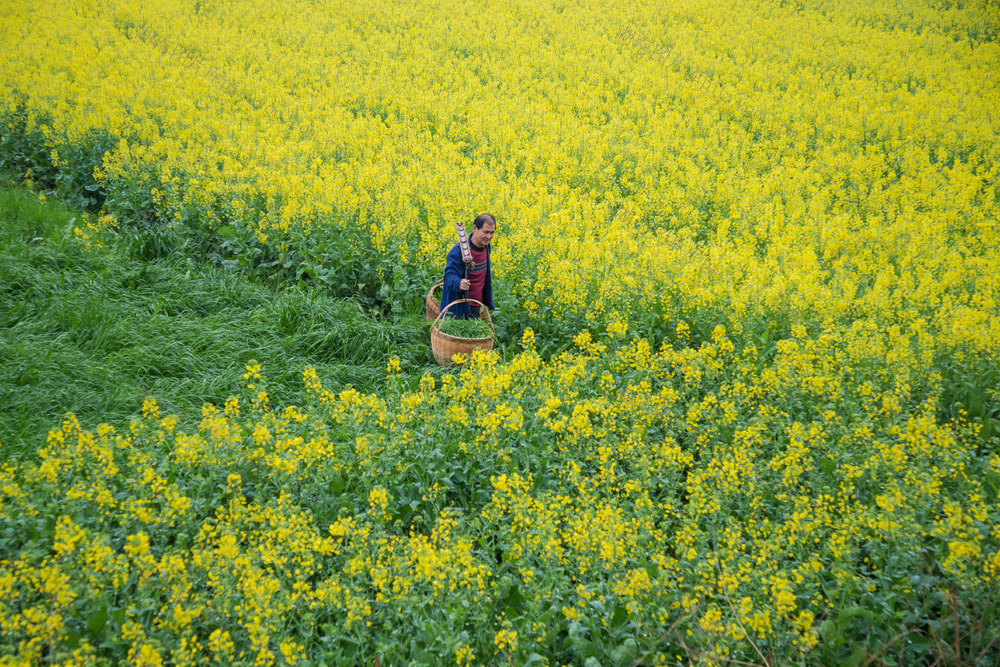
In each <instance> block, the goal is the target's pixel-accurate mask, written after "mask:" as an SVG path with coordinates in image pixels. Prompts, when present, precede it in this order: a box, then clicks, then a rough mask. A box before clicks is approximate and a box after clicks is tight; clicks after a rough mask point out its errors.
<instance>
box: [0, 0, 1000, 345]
mask: <svg viewBox="0 0 1000 667" xmlns="http://www.w3.org/2000/svg"><path fill="white" fill-rule="evenodd" d="M0 30H2V32H3V34H4V36H5V38H4V44H3V48H2V49H0V116H2V117H3V120H4V124H5V125H6V128H3V130H2V131H3V132H4V133H5V136H7V137H8V139H9V141H7V143H6V144H5V145H7V146H13V147H15V148H14V149H12V150H21V149H19V148H16V147H18V146H22V145H23V143H24V142H23V141H22V139H24V138H25V137H27V138H28V139H32V138H33V139H32V141H34V140H37V141H36V143H38V144H39V145H37V146H34V145H31V146H29V147H28V148H34V149H37V151H40V152H41V154H42V155H44V156H45V158H44V162H45V164H44V165H40V166H39V168H41V167H45V166H48V167H49V168H50V169H52V170H55V171H56V172H59V173H62V174H64V175H65V176H66V177H67V178H68V177H69V176H73V178H70V180H73V179H76V180H77V181H80V182H81V183H82V182H84V181H85V180H86V179H87V178H90V177H91V174H90V173H89V171H88V170H93V174H92V176H93V178H96V183H97V184H99V185H100V187H101V188H103V190H104V191H105V192H106V193H107V203H108V205H109V206H110V207H111V208H112V209H113V210H118V211H121V212H122V213H123V214H127V215H141V216H152V217H153V218H155V219H157V220H159V221H160V223H161V224H164V225H175V224H190V225H195V226H200V227H205V228H214V229H221V228H224V229H226V230H228V231H227V233H228V234H230V235H231V238H242V239H255V241H250V242H256V243H260V244H263V245H265V246H273V247H275V248H277V249H278V250H280V251H282V252H285V251H289V250H290V249H295V251H296V253H297V254H296V255H295V257H294V258H293V260H292V261H298V262H301V263H302V266H303V267H305V268H304V270H306V271H307V275H310V276H311V277H313V278H314V279H317V280H327V282H330V283H331V284H336V283H338V282H343V279H342V278H340V277H336V276H335V277H331V273H330V272H332V271H341V270H342V269H334V268H333V267H335V266H341V264H342V261H343V259H342V258H344V257H353V258H355V260H356V261H355V264H354V266H353V267H352V269H351V271H353V272H354V273H355V276H354V277H355V278H356V279H357V283H358V285H365V286H367V288H368V289H370V290H372V291H373V292H375V291H377V290H378V288H379V286H380V285H389V286H391V289H392V291H393V292H395V293H399V294H404V295H413V296H416V295H418V294H422V292H423V290H425V289H426V288H427V284H424V283H425V282H427V281H430V280H432V276H433V275H434V274H436V273H439V272H440V271H441V268H442V264H443V259H442V258H443V256H444V252H445V251H446V250H447V248H448V247H449V245H450V244H451V242H452V241H451V236H452V235H453V230H454V227H453V224H454V222H456V221H467V220H468V219H470V218H471V216H472V215H474V214H475V213H476V212H479V211H481V210H490V211H493V212H494V213H495V214H497V217H498V219H499V221H500V228H501V234H500V235H499V236H498V237H497V240H496V246H497V250H498V252H499V253H500V254H499V255H498V261H497V262H496V263H495V264H496V266H495V270H496V273H497V277H498V279H499V280H500V281H501V282H502V284H503V285H504V290H503V292H504V294H507V295H510V300H511V303H514V304H517V306H518V311H517V317H523V318H525V320H526V323H527V325H531V326H535V328H536V330H539V331H541V330H542V327H543V325H545V324H546V323H552V322H555V323H557V324H555V325H552V326H554V327H555V328H560V327H561V328H562V330H563V332H564V333H565V331H572V332H575V331H578V330H579V329H580V328H583V327H585V326H586V327H592V326H593V325H595V324H601V323H604V322H611V321H616V322H620V326H622V327H625V326H627V325H628V323H629V322H630V321H631V322H635V323H636V324H638V325H641V328H642V329H643V330H646V329H648V328H650V327H654V328H656V327H661V328H662V327H666V326H667V325H668V324H669V326H670V327H673V325H674V324H675V323H676V320H677V319H685V320H688V321H689V322H691V323H692V324H694V325H696V326H700V327H702V328H704V327H706V326H707V328H708V330H710V328H711V326H712V325H714V323H716V322H719V321H724V322H726V323H727V324H728V326H729V328H730V330H731V331H732V332H733V333H734V334H741V333H743V332H744V331H747V332H751V333H755V334H756V333H760V332H761V330H764V331H765V332H766V331H771V333H774V332H775V331H777V332H778V333H780V334H784V333H785V332H786V326H787V325H789V324H792V325H794V324H797V323H803V324H807V325H809V324H811V323H816V322H822V321H824V320H825V319H827V318H831V319H833V320H835V321H853V320H856V319H871V320H872V321H874V322H875V323H876V324H877V325H878V326H888V325H892V324H898V325H900V326H908V325H911V324H913V323H915V322H916V323H919V324H920V325H921V326H923V327H924V328H925V329H926V330H927V331H928V332H929V333H930V334H931V335H934V336H936V337H939V338H940V339H941V346H943V347H946V348H948V349H950V350H951V349H961V350H967V351H969V352H971V353H975V354H982V355H987V356H989V357H990V358H991V359H994V360H996V359H997V356H998V355H997V341H998V340H1000V329H998V326H1000V325H998V324H997V322H998V317H997V316H998V303H997V299H996V294H997V290H998V289H1000V275H998V272H997V266H998V263H997V262H995V261H994V259H995V258H994V256H993V255H994V254H995V249H996V248H997V247H998V246H1000V237H998V229H997V225H996V220H997V214H998V197H997V170H998V169H1000V167H998V165H1000V143H998V129H1000V117H998V112H997V109H1000V92H998V91H1000V85H997V84H998V83H1000V80H998V75H997V72H998V71H1000V46H998V42H997V39H996V37H997V34H998V32H1000V18H998V13H997V12H996V11H995V7H993V6H992V3H990V2H964V3H961V2H960V3H952V2H933V3H928V2H925V1H924V0H893V1H892V2H885V1H883V0H849V1H847V2H836V3H835V2H831V1H830V0H812V1H799V2H785V1H783V0H782V1H780V2H779V1H778V0H759V1H756V2H752V3H750V4H747V3H746V2H736V1H735V0H726V1H723V2H719V1H717V0H712V1H709V0H686V1H684V2H668V3H639V4H638V5H636V6H632V5H628V6H621V7H618V6H615V7H608V6H607V3H602V2H596V1H595V0H587V1H584V2H579V3H574V4H573V5H566V4H565V3H562V2H555V1H552V0H530V1H528V2H500V3H491V4H490V5H488V6H486V5H483V4H482V3H475V2H470V1H469V0H448V1H446V2H426V1H417V2H411V3H407V4H405V5H400V4H399V3H396V2H392V1H391V0H373V2H369V3H365V4H364V5H356V4H349V3H348V4H344V3H341V4H339V5H337V6H332V7H331V6H327V5H324V4H317V3H314V2H308V1H307V0H301V1H299V0H294V1H291V2H285V3H280V4H278V5H275V4H274V3H267V2H261V1H260V0H240V1H238V2H230V1H225V2H223V1H221V0H201V1H200V2H197V3H193V4H192V3H179V2H176V1H174V0H156V1H154V2H147V3H141V4H136V3H128V2H122V1H121V0H100V1H99V2H90V1H87V2H83V1H80V0H73V1H70V2H60V3H49V4H47V5H46V6H44V7H35V6H30V5H26V4H24V3H9V2H8V3H5V6H4V8H3V10H2V11H0ZM25 140H27V139H25ZM29 143H30V142H29ZM82 147H83V148H87V147H89V148H90V149H92V151H91V154H90V155H91V158H92V160H91V161H92V162H93V164H89V165H87V164H85V163H86V159H85V156H86V155H88V153H87V151H86V150H82ZM81 151H82V152H81ZM22 153H23V154H22ZM28 154H33V153H31V151H30V150H28V149H27V148H25V149H24V150H23V151H21V153H18V155H15V156H12V157H14V158H17V157H18V156H20V157H22V158H23V157H24V155H28ZM14 163H17V160H16V159H15V160H14ZM74 170H76V172H74ZM81 174H82V175H81ZM74 182H75V181H74ZM81 229H82V228H81ZM82 233H84V234H85V235H86V234H89V232H87V230H86V229H82ZM227 238H230V237H227ZM85 240H87V239H86V237H85ZM501 257H502V260H501ZM338 260H339V262H338ZM400 265H404V266H410V267H411V269H412V270H411V271H409V272H407V273H406V275H403V274H400V273H399V272H398V271H396V270H395V267H397V266H400ZM428 284H429V282H428ZM415 303H416V300H415V299H414V304H415ZM522 306H523V310H521V308H522ZM407 307H413V304H409V305H408V306H407ZM549 328H552V327H549ZM663 330H666V329H663ZM623 331H624V329H623ZM700 333H702V334H707V330H704V331H701V332H700Z"/></svg>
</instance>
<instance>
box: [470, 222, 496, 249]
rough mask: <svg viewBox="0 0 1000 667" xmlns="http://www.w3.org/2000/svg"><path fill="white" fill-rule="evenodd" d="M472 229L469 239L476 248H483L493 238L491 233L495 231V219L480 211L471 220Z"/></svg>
mask: <svg viewBox="0 0 1000 667" xmlns="http://www.w3.org/2000/svg"><path fill="white" fill-rule="evenodd" d="M472 225H473V227H474V229H473V230H472V237H471V238H470V239H469V240H470V241H472V242H473V243H474V244H475V245H476V247H477V248H485V247H486V246H488V245H489V244H490V241H492V240H493V235H494V234H496V231H497V221H496V220H494V219H493V216H492V215H490V214H489V213H480V214H479V215H477V216H476V219H475V220H474V221H473V222H472Z"/></svg>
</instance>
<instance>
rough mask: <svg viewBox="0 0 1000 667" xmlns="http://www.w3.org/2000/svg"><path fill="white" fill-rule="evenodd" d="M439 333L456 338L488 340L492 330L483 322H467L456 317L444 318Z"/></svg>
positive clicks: (479, 320)
mask: <svg viewBox="0 0 1000 667" xmlns="http://www.w3.org/2000/svg"><path fill="white" fill-rule="evenodd" d="M440 326H441V333H446V334H448V335H449V336H455V337H456V338H488V337H490V336H492V335H493V330H492V329H491V328H490V325H489V323H488V322H486V321H485V320H481V319H474V320H467V319H461V318H458V317H446V318H444V321H442V322H441V325H440Z"/></svg>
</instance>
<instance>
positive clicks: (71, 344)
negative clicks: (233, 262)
mask: <svg viewBox="0 0 1000 667" xmlns="http://www.w3.org/2000/svg"><path fill="white" fill-rule="evenodd" d="M80 215H81V214H80V212H78V211H73V210H71V209H68V208H66V207H65V206H64V205H63V204H61V203H60V202H58V201H55V200H51V199H50V200H48V201H45V202H41V201H39V198H38V196H37V194H35V193H33V192H30V191H28V190H26V189H24V188H20V187H16V186H14V185H12V184H11V183H10V181H9V179H7V178H3V179H0V406H2V407H0V414H2V417H0V443H2V447H0V460H3V459H6V458H8V457H10V456H11V455H13V454H16V453H18V452H25V451H33V450H34V449H36V448H37V447H39V446H41V445H42V444H43V443H44V440H45V434H46V433H47V432H48V430H49V429H51V428H53V427H55V426H57V425H58V424H59V422H60V420H61V419H62V416H63V415H64V414H65V413H67V412H74V413H76V414H77V416H78V418H79V419H80V420H81V422H82V423H83V424H84V425H85V426H87V427H93V426H96V425H97V424H99V423H100V422H104V421H108V422H115V423H128V421H129V419H130V418H131V417H132V416H134V415H136V414H138V412H139V410H140V409H141V406H142V401H143V398H144V397H146V396H147V395H153V396H155V397H156V398H157V400H158V401H159V402H160V404H161V405H162V406H163V407H164V409H166V410H168V411H171V412H178V413H181V412H183V413H184V414H192V411H196V410H198V409H199V408H200V407H201V405H202V404H203V403H205V402H214V403H221V402H222V401H224V400H225V399H226V397H227V396H230V395H232V394H233V393H235V392H237V391H238V390H239V388H240V387H241V385H242V375H243V373H244V367H245V364H246V363H247V362H248V361H250V360H258V361H259V362H260V363H262V364H263V365H264V372H265V376H266V377H267V380H268V388H269V391H270V392H271V394H272V395H276V396H279V397H280V399H281V401H282V402H283V403H296V402H298V400H299V398H300V396H301V374H302V370H303V368H305V367H306V366H309V365H312V366H315V367H316V368H317V371H318V372H319V374H320V377H322V378H323V380H324V382H325V383H329V385H330V386H331V387H336V386H343V385H353V386H355V387H357V388H358V389H362V390H367V391H371V390H374V389H376V388H378V387H379V386H380V385H381V383H382V382H383V381H384V376H385V364H386V361H387V360H388V359H389V358H390V357H391V356H399V357H400V358H401V360H402V362H403V368H404V369H405V370H409V371H412V372H413V374H415V375H419V374H421V373H422V372H424V370H425V369H426V368H427V367H428V365H429V364H432V363H433V361H432V359H431V357H430V350H429V347H428V345H427V342H426V341H427V330H426V325H425V324H424V323H423V322H422V321H421V320H419V319H416V318H411V319H409V320H403V321H402V322H398V323H392V324H389V323H385V322H382V321H379V320H376V319H375V318H373V317H372V316H370V315H368V314H367V313H365V312H363V311H362V309H361V307H360V306H359V305H358V304H356V303H354V302H352V301H349V300H344V299H336V298H332V297H328V296H325V295H323V294H321V293H318V292H315V291H308V290H304V289H298V288H285V289H281V290H278V289H274V288H270V287H267V286H263V285H259V284H254V283H251V282H249V281H247V280H246V279H245V278H242V277H240V276H239V275H237V274H234V273H231V272H227V271H224V270H221V269H218V268H215V267H214V266H212V265H210V264H208V263H207V262H203V261H198V260H197V259H195V258H192V257H187V256H183V255H178V254H176V253H175V254H174V255H171V256H169V257H166V258H164V259H157V260H152V261H141V260H135V259H131V258H129V257H128V256H127V254H126V247H127V246H126V244H121V243H112V244H109V246H108V247H105V248H99V249H87V248H85V247H83V246H81V245H80V244H79V243H78V242H77V241H76V240H75V239H74V238H73V234H72V228H73V225H74V222H72V221H74V220H76V221H79V219H80ZM77 224H78V222H77Z"/></svg>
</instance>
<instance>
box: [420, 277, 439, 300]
mask: <svg viewBox="0 0 1000 667" xmlns="http://www.w3.org/2000/svg"><path fill="white" fill-rule="evenodd" d="M438 287H444V281H443V280H440V281H438V282H436V283H434V287H431V288H430V289H429V290H428V291H427V296H426V297H424V298H425V299H429V298H430V297H431V295H432V294H434V290H436V289H437V288H438Z"/></svg>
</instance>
